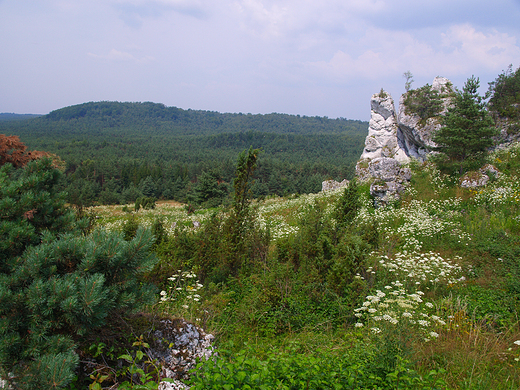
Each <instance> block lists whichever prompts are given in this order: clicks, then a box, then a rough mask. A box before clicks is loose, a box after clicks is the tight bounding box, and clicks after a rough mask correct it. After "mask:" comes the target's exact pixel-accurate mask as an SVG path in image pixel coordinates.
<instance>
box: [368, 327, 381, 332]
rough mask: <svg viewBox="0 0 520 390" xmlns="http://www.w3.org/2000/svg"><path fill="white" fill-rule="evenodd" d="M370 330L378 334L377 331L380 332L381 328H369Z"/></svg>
mask: <svg viewBox="0 0 520 390" xmlns="http://www.w3.org/2000/svg"><path fill="white" fill-rule="evenodd" d="M370 330H371V331H372V333H375V334H378V333H381V329H379V328H375V327H374V328H370Z"/></svg>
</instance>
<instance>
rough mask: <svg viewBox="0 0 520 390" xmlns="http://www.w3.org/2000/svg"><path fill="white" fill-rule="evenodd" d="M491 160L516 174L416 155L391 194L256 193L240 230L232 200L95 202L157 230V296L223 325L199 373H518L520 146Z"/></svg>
mask: <svg viewBox="0 0 520 390" xmlns="http://www.w3.org/2000/svg"><path fill="white" fill-rule="evenodd" d="M489 163H491V164H492V165H494V166H495V167H496V168H497V169H498V171H499V172H500V174H498V175H491V177H490V181H489V183H488V184H487V185H486V186H483V187H478V188H463V187H461V186H460V181H459V179H458V178H454V177H451V176H445V175H443V174H441V173H440V172H439V171H438V170H437V169H436V167H435V166H434V165H432V164H429V163H425V164H419V163H416V162H415V163H412V164H410V167H411V169H412V171H413V177H412V181H411V183H410V186H409V187H408V188H407V190H406V193H405V194H404V195H403V196H402V197H401V199H400V200H396V201H395V202H393V203H391V204H388V205H386V206H384V207H377V208H376V207H374V202H373V199H371V198H370V195H369V184H367V183H360V184H359V186H358V187H357V188H356V197H355V199H350V201H351V203H348V202H347V203H345V197H346V196H347V191H345V190H343V189H340V190H336V191H330V192H320V193H317V194H308V195H299V196H297V195H293V196H289V197H283V198H282V197H267V198H266V199H263V200H261V201H252V202H251V203H250V205H249V214H248V220H247V223H245V224H244V225H243V226H242V225H241V229H242V230H240V244H236V243H235V244H232V243H233V242H234V241H233V240H230V239H229V237H230V235H232V234H236V230H233V228H232V226H233V225H232V222H230V220H231V219H232V215H233V213H232V210H231V209H229V208H228V209H224V208H214V209H200V210H195V211H194V210H190V209H189V208H188V207H186V206H185V205H182V204H179V203H172V202H170V203H168V202H162V203H161V202H159V203H158V204H157V206H156V207H155V209H152V210H143V209H140V210H139V211H137V212H135V211H133V205H126V206H99V207H93V208H90V209H87V210H86V213H87V214H89V215H91V216H92V217H93V218H92V220H95V223H96V225H98V226H101V227H103V228H105V229H107V230H113V231H114V230H115V231H121V232H122V234H125V235H131V234H132V229H135V228H136V226H137V225H144V226H148V227H150V228H151V229H152V231H153V232H154V234H155V235H156V243H155V252H156V253H157V255H158V256H159V257H160V262H159V264H158V265H157V266H156V268H155V269H154V271H152V273H151V274H150V275H148V276H147V278H148V279H149V280H152V281H154V283H156V284H157V285H158V286H159V292H158V294H157V304H156V305H154V306H153V307H150V309H149V310H150V312H152V313H155V314H156V315H160V316H166V317H182V318H186V319H187V320H189V321H192V322H194V323H196V324H197V325H198V326H200V327H203V328H204V329H205V330H206V331H207V332H210V333H213V334H214V335H215V336H216V346H217V349H218V351H219V352H218V356H217V357H215V358H214V359H210V360H208V361H201V362H200V363H199V366H198V367H197V369H196V370H195V371H194V372H193V373H192V377H191V380H190V383H189V384H190V385H191V386H192V389H209V388H211V389H489V388H492V389H518V388H520V327H519V318H518V313H519V309H520V184H519V181H518V179H519V176H520V146H519V145H518V144H516V145H512V146H510V147H508V148H505V149H501V150H497V151H495V152H493V153H492V154H490V156H489ZM342 199H343V204H347V208H348V207H350V208H351V209H352V210H354V211H355V217H354V218H353V219H352V220H345V219H344V217H345V213H344V212H342V211H341V208H340V207H338V205H339V204H340V203H341V200H342ZM94 216H95V218H94ZM230 232H231V233H230ZM233 232H234V233H233Z"/></svg>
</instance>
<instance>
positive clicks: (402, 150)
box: [356, 77, 452, 203]
mask: <svg viewBox="0 0 520 390" xmlns="http://www.w3.org/2000/svg"><path fill="white" fill-rule="evenodd" d="M431 90H432V91H436V92H437V93H438V94H439V97H440V98H441V107H440V111H439V112H438V113H436V115H434V116H431V117H428V118H421V117H420V116H419V115H418V114H415V113H413V112H411V110H410V109H407V107H406V103H405V101H406V96H407V95H406V94H404V95H402V96H401V98H400V100H399V114H398V115H396V111H395V106H394V100H393V99H392V97H391V95H390V94H389V93H388V92H386V91H384V90H381V92H379V93H377V94H374V95H372V99H371V100H370V109H371V118H370V122H369V127H368V135H367V138H366V140H365V149H364V150H363V153H362V154H361V158H360V160H359V162H358V163H357V165H356V174H357V176H358V177H359V178H360V180H368V179H373V180H374V181H373V182H372V184H371V186H370V192H371V194H372V195H373V196H376V197H378V198H379V199H380V200H381V201H382V202H383V203H384V202H386V201H388V200H390V199H391V198H395V197H396V196H399V194H400V193H401V192H402V191H403V190H404V188H405V186H406V183H407V182H408V181H409V180H410V177H411V174H410V170H409V169H408V168H406V167H405V166H404V164H406V163H407V162H409V161H410V159H411V158H415V159H417V160H419V161H424V160H425V159H426V157H427V155H428V153H429V151H430V150H431V148H432V147H434V146H435V144H434V143H433V141H432V135H433V133H434V132H435V131H436V130H437V129H439V127H440V117H441V116H442V115H443V114H444V113H445V112H446V110H447V109H448V107H449V105H450V102H451V97H450V92H452V86H451V83H450V81H449V80H448V79H446V78H444V77H436V78H435V79H434V80H433V83H432V86H431Z"/></svg>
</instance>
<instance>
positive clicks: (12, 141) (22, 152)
mask: <svg viewBox="0 0 520 390" xmlns="http://www.w3.org/2000/svg"><path fill="white" fill-rule="evenodd" d="M44 156H49V154H48V153H45V152H38V151H36V150H33V151H32V152H29V151H27V146H25V145H24V144H23V143H22V142H21V141H20V139H19V138H18V137H17V136H16V135H11V136H6V135H4V134H0V165H4V164H7V163H11V164H13V166H15V167H22V166H24V165H25V164H27V163H28V162H29V161H33V160H37V159H39V158H41V157H44Z"/></svg>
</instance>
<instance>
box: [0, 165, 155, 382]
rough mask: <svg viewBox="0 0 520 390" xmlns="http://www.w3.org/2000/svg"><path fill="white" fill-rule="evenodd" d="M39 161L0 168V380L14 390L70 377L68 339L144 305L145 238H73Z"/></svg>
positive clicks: (147, 297)
mask: <svg viewBox="0 0 520 390" xmlns="http://www.w3.org/2000/svg"><path fill="white" fill-rule="evenodd" d="M60 174H61V172H60V171H58V170H56V169H55V168H54V167H53V166H52V161H51V160H49V159H42V160H39V161H34V162H30V163H28V164H27V166H26V167H23V168H18V169H15V168H14V167H13V166H12V165H11V164H5V165H4V166H2V167H0V378H1V379H4V380H7V381H8V382H9V384H10V385H11V386H12V387H13V388H16V389H58V388H63V387H64V386H66V385H67V384H68V383H70V381H71V380H72V378H73V377H74V369H75V367H76V365H77V363H78V356H77V354H76V353H75V350H74V338H75V337H77V336H78V335H83V334H85V333H87V332H89V331H91V330H93V329H96V328H98V327H100V326H102V325H104V324H105V320H106V318H107V316H108V315H109V314H110V315H115V314H117V313H121V314H122V313H125V312H127V311H131V310H135V309H136V308H138V307H139V306H141V305H142V304H143V303H147V302H151V300H152V299H153V297H154V294H153V293H154V289H153V287H152V286H151V285H146V284H142V283H141V280H140V278H139V275H141V274H142V273H144V272H146V271H148V270H151V268H152V267H153V265H154V264H155V262H156V258H155V256H154V255H153V254H151V252H150V248H151V245H152V243H153V237H152V235H151V232H150V231H146V230H144V229H138V231H137V234H136V236H135V237H134V238H133V239H132V240H131V241H128V242H127V241H125V240H124V239H123V237H122V236H121V235H120V234H117V233H108V232H106V231H104V230H94V232H93V233H91V234H89V235H85V234H84V233H83V230H82V229H81V227H82V222H81V221H80V222H78V221H76V220H75V216H74V213H73V212H72V211H71V210H70V209H68V208H67V207H65V203H64V194H62V193H60V192H58V191H57V190H56V184H57V182H58V179H59V177H60Z"/></svg>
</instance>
